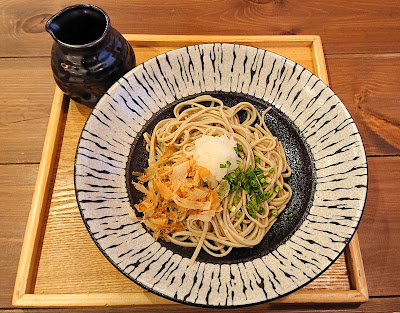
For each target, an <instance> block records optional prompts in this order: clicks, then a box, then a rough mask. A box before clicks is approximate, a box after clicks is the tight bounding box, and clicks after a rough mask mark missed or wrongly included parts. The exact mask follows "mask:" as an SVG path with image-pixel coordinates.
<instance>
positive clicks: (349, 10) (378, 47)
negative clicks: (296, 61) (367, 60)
mask: <svg viewBox="0 0 400 313" xmlns="http://www.w3.org/2000/svg"><path fill="white" fill-rule="evenodd" d="M259 2H260V3H254V1H243V0H212V1H205V0H203V1H199V0H197V1H194V0H190V1H185V5H182V2H181V1H180V0H168V1H161V0H157V1H141V0H136V1H120V2H118V5H115V3H114V2H109V1H106V0H94V1H92V2H91V3H92V4H95V5H98V6H100V7H101V8H103V9H104V10H105V11H106V12H107V13H108V14H109V15H110V18H111V22H112V25H113V26H114V27H115V28H116V29H118V30H119V31H120V32H121V33H148V34H150V33H153V34H188V35H195V34H202V35H212V34H220V35H232V34H235V35H248V34H253V35H287V34H290V35H301V34H315V33H316V32H318V35H321V37H322V41H323V43H324V48H325V51H326V52H327V53H328V54H331V53H354V52H374V53H375V52H394V51H396V52H399V51H400V23H399V14H400V11H399V10H400V8H399V5H398V1H396V0H384V1H379V2H377V1H373V0H364V1H362V2H358V3H357V4H355V5H348V1H346V0H337V1H323V0H317V1H315V0H304V1H301V2H296V3H295V2H289V1H285V0H280V1H259ZM70 4H75V2H71V1H66V0H57V1H51V2H48V1H45V0H37V1H34V2H32V1H29V0H20V1H16V0H13V1H4V2H1V4H0V10H1V11H2V12H3V14H2V18H3V19H4V20H7V21H8V22H7V23H2V24H1V26H0V42H2V45H1V46H0V56H37V55H47V56H48V55H49V54H50V48H51V44H52V39H51V37H50V35H48V34H47V33H45V31H44V24H45V22H46V21H47V19H48V18H49V17H50V16H51V15H52V14H54V13H56V12H57V11H59V10H60V9H62V8H63V7H65V6H67V5H70ZM321 25H324V27H321ZM388 29H390V32H388V31H387V30H388ZM355 30H356V31H355Z"/></svg>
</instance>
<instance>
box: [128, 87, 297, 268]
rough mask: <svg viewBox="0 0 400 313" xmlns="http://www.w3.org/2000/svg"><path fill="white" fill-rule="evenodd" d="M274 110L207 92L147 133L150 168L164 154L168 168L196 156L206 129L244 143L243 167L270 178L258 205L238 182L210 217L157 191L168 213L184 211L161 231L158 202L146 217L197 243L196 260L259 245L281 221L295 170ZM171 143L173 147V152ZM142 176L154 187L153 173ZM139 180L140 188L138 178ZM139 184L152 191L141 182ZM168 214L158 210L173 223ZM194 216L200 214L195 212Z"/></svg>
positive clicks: (173, 236)
mask: <svg viewBox="0 0 400 313" xmlns="http://www.w3.org/2000/svg"><path fill="white" fill-rule="evenodd" d="M205 103H207V105H205ZM208 104H210V105H208ZM268 110H269V109H267V110H265V111H264V112H263V113H262V115H260V114H259V113H258V111H257V110H256V108H255V107H254V106H253V105H252V104H250V103H248V102H241V103H239V104H237V105H235V106H234V107H227V106H225V105H224V104H223V103H222V101H221V100H219V99H217V98H214V97H211V96H207V95H205V96H200V97H197V98H195V99H192V100H187V101H184V102H181V103H179V104H177V105H176V106H175V108H174V117H173V118H169V119H165V120H162V121H160V122H159V123H158V124H157V125H156V126H155V128H154V130H153V132H152V134H151V135H150V134H148V133H145V134H144V139H145V142H146V149H147V151H148V153H149V158H148V163H149V168H151V167H154V166H157V164H159V163H160V162H159V161H160V159H162V156H164V157H163V158H164V160H163V161H162V166H163V168H164V170H165V171H168V169H169V168H170V167H171V166H173V164H176V162H178V163H179V160H182V159H184V158H185V157H186V158H187V157H189V158H190V156H191V155H192V153H193V150H194V141H195V140H196V139H198V138H200V137H202V136H204V135H209V136H223V135H226V136H227V137H228V138H233V139H234V140H235V141H236V142H237V144H238V147H239V146H241V148H242V149H241V151H240V152H238V151H237V152H238V154H239V156H240V157H241V159H242V161H241V168H242V170H243V172H244V171H245V170H246V169H248V168H250V169H252V170H254V169H255V168H259V169H261V170H262V176H264V177H265V182H264V179H262V180H263V182H264V183H263V186H261V184H260V186H259V188H260V192H263V194H264V195H269V196H270V197H269V199H267V200H266V201H263V202H261V203H258V202H257V211H254V210H253V211H252V210H250V209H249V205H248V204H249V202H250V201H251V199H254V197H252V194H251V193H249V192H246V191H245V190H244V189H242V188H238V190H236V191H233V192H232V191H231V192H230V193H229V194H228V195H227V196H226V197H224V198H223V199H221V201H220V202H219V207H218V208H217V209H216V210H215V211H212V210H211V211H212V213H211V214H209V216H210V217H209V218H199V213H200V214H202V213H201V212H200V211H199V210H197V211H196V210H187V209H183V208H181V207H179V205H178V204H176V203H174V202H173V200H171V201H169V202H168V203H165V199H164V200H160V195H159V194H157V192H156V194H157V197H158V198H157V199H158V200H157V199H155V200H154V201H156V202H159V201H164V208H163V210H164V211H163V212H164V213H163V214H164V215H165V212H167V213H168V212H172V211H174V212H175V213H176V212H178V211H179V216H178V217H177V218H176V219H175V220H174V224H173V225H175V226H174V227H172V228H167V229H166V230H164V231H161V232H160V231H159V227H157V226H155V224H154V223H153V222H152V221H151V218H152V216H155V215H154V214H155V213H154V212H157V209H158V207H155V208H152V211H151V212H152V213H148V214H146V213H145V216H144V217H143V219H142V221H143V222H144V223H145V224H146V226H147V227H148V228H149V229H150V230H151V231H152V232H153V233H154V234H156V235H155V237H157V236H159V235H161V236H162V238H163V239H164V240H166V241H170V242H172V243H174V244H176V245H179V246H184V247H195V248H196V249H195V252H194V253H193V256H192V259H191V263H193V262H194V260H195V259H196V258H197V255H198V253H199V252H200V250H201V249H204V250H205V251H206V252H207V253H209V254H210V255H212V256H214V257H224V256H226V255H227V254H229V253H230V252H231V251H232V249H233V248H242V247H253V246H255V245H257V244H259V243H260V242H261V240H262V239H263V238H264V236H265V234H266V233H267V232H268V230H269V229H270V228H271V226H272V225H273V223H274V222H275V221H276V218H277V215H279V214H280V213H281V212H282V211H283V210H284V209H285V207H286V204H287V203H288V202H289V200H290V198H291V195H292V190H291V188H290V186H289V185H288V184H287V183H285V181H284V178H285V177H289V176H290V175H291V170H290V167H289V165H288V163H287V161H286V156H285V152H284V150H283V147H282V144H281V143H280V142H279V141H278V139H277V138H276V137H274V136H273V135H272V134H271V132H270V131H269V130H268V128H267V126H266V124H265V114H267V112H268ZM239 112H241V113H240V114H243V116H244V119H243V118H242V119H240V118H239V116H238V113H239ZM241 120H242V121H241ZM168 147H170V149H171V150H170V153H169V154H168V155H167V154H166V151H167V150H168ZM171 151H172V152H171ZM157 162H158V163H157ZM160 166H161V165H160ZM258 171H259V172H260V170H258ZM137 175H139V173H137ZM260 177H261V176H260ZM139 180H140V179H139ZM141 182H142V183H146V182H147V184H148V188H149V189H151V188H153V182H152V181H151V178H149V177H148V175H147V177H146V176H144V178H143V177H142V181H141ZM135 186H136V188H138V184H135ZM143 187H144V186H143ZM138 189H140V190H141V191H146V192H148V191H147V189H146V190H143V188H141V187H140V188H138ZM153 190H154V188H153ZM158 206H160V204H158ZM136 208H137V209H138V211H141V212H143V211H144V209H143V208H144V206H142V207H140V206H136ZM232 208H234V209H232ZM238 212H241V214H238ZM203 213H204V212H203ZM151 214H153V215H151ZM164 215H162V214H161V215H160V214H159V215H157V216H158V217H159V216H163V218H164V222H165V223H169V222H170V219H168V218H166V217H165V216H164ZM146 216H147V217H146ZM193 216H194V218H191V217H193ZM200 216H202V215H200ZM171 223H172V222H171ZM177 225H178V226H179V225H181V227H178V226H177Z"/></svg>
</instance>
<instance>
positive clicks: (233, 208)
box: [228, 205, 236, 213]
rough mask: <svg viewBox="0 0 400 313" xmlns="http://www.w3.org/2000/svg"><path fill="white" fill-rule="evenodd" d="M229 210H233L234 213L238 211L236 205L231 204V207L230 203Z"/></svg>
mask: <svg viewBox="0 0 400 313" xmlns="http://www.w3.org/2000/svg"><path fill="white" fill-rule="evenodd" d="M228 210H229V211H231V212H232V213H234V212H236V207H235V206H234V205H231V207H230V208H229V205H228Z"/></svg>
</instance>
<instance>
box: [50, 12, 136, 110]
mask: <svg viewBox="0 0 400 313" xmlns="http://www.w3.org/2000/svg"><path fill="white" fill-rule="evenodd" d="M46 31H48V32H49V33H50V34H51V36H52V37H53V38H54V40H55V42H54V44H53V48H52V51H51V68H52V70H53V74H54V79H55V81H56V83H57V85H58V86H59V87H60V88H61V89H62V90H63V91H64V92H65V93H66V94H68V95H70V96H71V98H72V99H74V100H75V101H78V102H80V103H84V104H87V105H94V104H96V103H97V101H98V100H99V99H100V98H101V96H102V95H103V94H104V93H105V92H106V91H107V89H108V88H109V87H111V85H112V84H113V83H115V82H116V81H117V80H118V79H119V78H120V77H121V76H123V75H124V74H125V73H126V72H128V71H129V70H130V69H132V68H133V67H134V66H135V55H134V52H133V50H132V47H131V46H130V45H129V44H128V43H127V41H126V40H125V39H124V38H123V37H122V35H121V34H120V33H119V32H118V31H116V30H115V29H114V28H112V27H111V25H110V19H109V17H108V15H107V14H106V13H105V12H104V11H103V10H102V9H100V8H98V7H96V6H94V5H90V4H78V5H73V6H70V7H67V8H65V9H63V10H61V11H60V12H58V13H57V14H55V15H54V16H53V17H51V18H50V19H49V21H48V22H47V24H46Z"/></svg>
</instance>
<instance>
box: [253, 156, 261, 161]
mask: <svg viewBox="0 0 400 313" xmlns="http://www.w3.org/2000/svg"><path fill="white" fill-rule="evenodd" d="M258 161H260V157H259V156H258V155H256V156H255V157H254V162H256V163H257V162H258Z"/></svg>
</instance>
